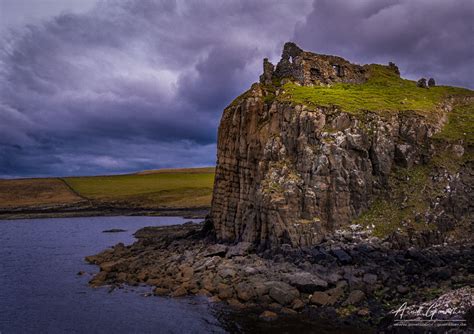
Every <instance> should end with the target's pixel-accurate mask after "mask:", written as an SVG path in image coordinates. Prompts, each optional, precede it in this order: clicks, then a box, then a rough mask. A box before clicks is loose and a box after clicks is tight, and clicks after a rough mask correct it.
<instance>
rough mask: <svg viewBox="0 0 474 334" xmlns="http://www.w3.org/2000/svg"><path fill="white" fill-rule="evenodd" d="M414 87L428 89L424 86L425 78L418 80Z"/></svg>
mask: <svg viewBox="0 0 474 334" xmlns="http://www.w3.org/2000/svg"><path fill="white" fill-rule="evenodd" d="M416 87H420V88H428V85H427V84H426V79H425V78H421V79H420V80H418V81H417V82H416Z"/></svg>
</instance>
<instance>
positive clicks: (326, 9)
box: [294, 0, 474, 88]
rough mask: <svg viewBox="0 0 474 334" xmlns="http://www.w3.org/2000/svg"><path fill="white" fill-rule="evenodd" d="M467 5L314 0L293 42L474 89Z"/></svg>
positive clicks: (473, 19)
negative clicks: (390, 65) (395, 65)
mask: <svg viewBox="0 0 474 334" xmlns="http://www.w3.org/2000/svg"><path fill="white" fill-rule="evenodd" d="M473 36H474V2H473V1H472V0H454V1H445V0H416V1H414V0H363V1H344V0H315V1H314V3H313V10H312V12H311V13H310V14H309V15H308V17H307V18H306V22H305V23H304V24H301V25H299V26H298V27H297V28H296V31H295V38H294V39H295V41H296V42H298V43H300V44H301V46H302V47H303V48H306V49H311V50H314V51H315V52H319V53H329V54H338V55H340V56H343V57H346V58H349V59H351V60H353V61H357V62H360V63H368V62H383V63H387V62H388V61H394V62H396V63H397V65H399V67H400V70H401V72H402V75H405V76H408V77H411V78H412V79H414V78H419V77H421V76H425V77H426V76H433V77H435V78H436V79H438V80H437V81H438V82H440V83H442V84H449V85H459V86H465V87H471V88H472V87H474V81H473V78H474V66H472V64H473V63H474V38H473Z"/></svg>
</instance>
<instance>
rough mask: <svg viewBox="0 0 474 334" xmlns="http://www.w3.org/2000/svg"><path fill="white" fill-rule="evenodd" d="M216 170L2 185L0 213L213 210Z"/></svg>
mask: <svg viewBox="0 0 474 334" xmlns="http://www.w3.org/2000/svg"><path fill="white" fill-rule="evenodd" d="M213 182H214V168H185V169H164V170H150V171H144V172H140V173H137V174H127V175H112V176H88V177H68V178H62V179H60V178H47V179H21V180H0V209H2V210H10V209H15V210H18V209H22V208H24V209H28V208H31V207H35V208H41V207H47V206H61V205H63V206H64V205H74V203H79V202H82V203H84V202H88V203H89V204H90V205H92V206H104V205H105V206H107V205H110V206H115V207H123V208H143V209H175V208H188V209H192V208H208V207H210V204H211V197H212V187H213Z"/></svg>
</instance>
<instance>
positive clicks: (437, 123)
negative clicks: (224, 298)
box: [210, 43, 474, 248]
mask: <svg viewBox="0 0 474 334" xmlns="http://www.w3.org/2000/svg"><path fill="white" fill-rule="evenodd" d="M473 97H474V94H473V92H472V91H469V90H466V89H460V88H453V87H430V88H421V87H417V85H416V83H415V82H413V81H409V80H404V79H402V78H400V73H399V71H398V68H397V67H396V66H395V65H394V64H393V63H390V64H389V65H388V66H382V65H364V66H360V65H354V64H351V63H350V62H348V61H347V60H345V59H343V58H340V57H335V56H327V55H319V54H314V53H311V52H306V51H303V50H301V49H300V48H299V47H298V46H296V45H295V44H294V43H286V44H285V46H284V49H283V53H282V58H281V60H280V62H279V63H278V64H277V65H276V66H274V65H273V64H271V63H270V62H269V61H268V60H267V59H265V60H264V73H263V74H262V76H261V77H260V82H259V83H255V84H253V85H252V87H251V88H250V90H248V91H247V92H245V93H244V94H242V95H241V96H239V97H238V98H237V99H236V100H234V101H233V102H232V103H231V104H230V105H229V106H228V107H227V108H226V109H225V110H224V113H223V115H222V119H221V123H220V126H219V132H218V154H217V155H218V161H217V170H216V179H215V185H214V194H213V202H212V209H211V214H210V218H211V221H212V224H213V226H214V230H215V233H216V235H217V237H218V239H220V240H223V241H228V242H240V241H248V242H252V243H254V244H256V245H259V246H260V247H262V248H267V247H270V248H275V247H278V246H280V245H282V244H290V245H292V246H308V245H313V244H316V243H319V242H321V240H323V238H325V237H326V236H327V235H328V234H329V233H332V232H334V231H335V230H337V229H344V228H346V227H347V226H348V225H350V224H358V225H361V226H363V227H364V228H366V229H367V230H368V231H370V232H371V233H374V234H375V235H377V234H378V235H383V236H392V237H393V238H396V236H397V235H404V236H407V237H408V238H414V236H415V235H416V236H417V240H420V238H418V236H422V238H421V239H422V240H423V238H424V240H425V241H426V242H430V241H433V240H434V239H436V241H441V240H446V238H448V237H453V235H455V234H456V233H457V231H458V230H459V229H462V228H468V229H470V231H471V232H472V225H473V224H472V222H473V220H472V219H473V217H472V204H471V203H473V200H474V198H473V195H472V193H473V192H472V184H473V182H472V181H473V175H472V174H473V173H472V156H473V155H472V152H473V150H472V145H473V144H474V140H473V137H472V124H473V123H472V122H473V110H474V108H473V105H474V104H473V101H474V99H473ZM460 235H462V233H461V234H460Z"/></svg>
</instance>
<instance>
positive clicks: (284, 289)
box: [265, 281, 300, 305]
mask: <svg viewBox="0 0 474 334" xmlns="http://www.w3.org/2000/svg"><path fill="white" fill-rule="evenodd" d="M265 285H266V286H267V287H268V290H269V295H270V297H271V298H272V299H273V300H275V301H276V302H277V303H279V304H281V305H287V304H290V303H291V302H292V301H293V300H295V299H296V298H298V297H299V296H300V293H299V292H298V290H297V289H295V288H294V287H292V286H291V285H289V284H287V283H284V282H279V281H270V282H266V283H265Z"/></svg>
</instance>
